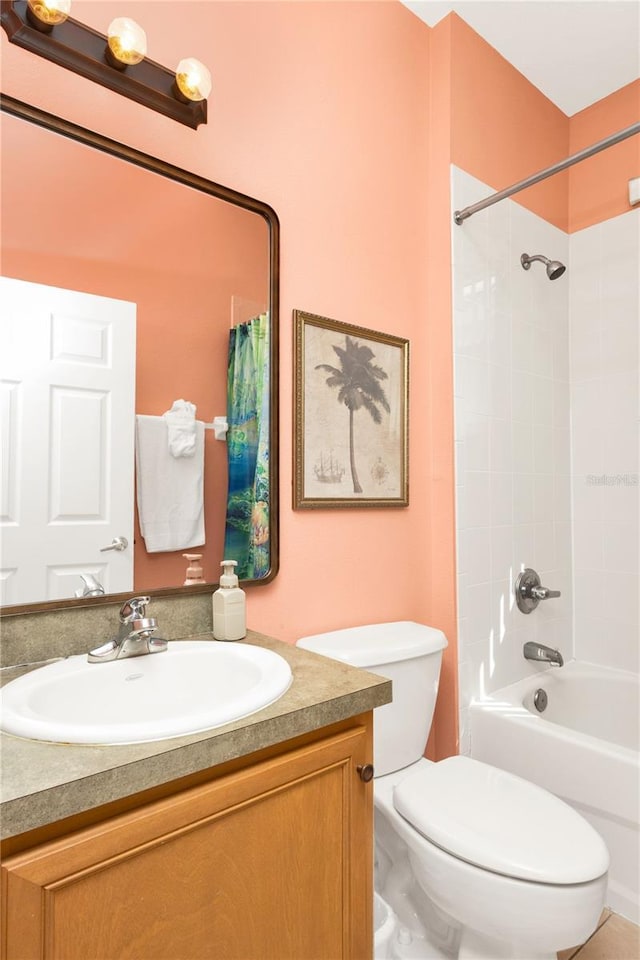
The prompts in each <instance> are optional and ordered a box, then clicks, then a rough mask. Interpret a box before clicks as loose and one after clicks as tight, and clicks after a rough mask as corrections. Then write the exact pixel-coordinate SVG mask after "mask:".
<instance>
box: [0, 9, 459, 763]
mask: <svg viewBox="0 0 640 960" xmlns="http://www.w3.org/2000/svg"><path fill="white" fill-rule="evenodd" d="M175 10H179V17H177V18H176V17H175V15H174V12H175ZM122 12H123V10H122V5H121V4H117V3H116V2H115V0H109V2H101V0H95V2H87V0H76V2H75V3H74V16H76V17H77V18H78V19H80V20H82V21H83V22H85V23H88V24H90V25H91V26H93V27H94V28H95V29H97V30H100V31H102V32H104V31H105V29H106V26H107V24H108V23H109V21H110V19H111V18H112V17H113V16H115V15H116V14H120V13H122ZM125 12H126V13H127V14H129V15H131V16H133V17H136V18H138V19H139V20H140V21H141V22H142V23H143V24H144V26H145V28H147V32H148V41H149V55H150V56H151V57H152V58H153V59H155V60H157V61H159V62H160V63H166V64H172V63H174V62H175V61H176V60H177V59H178V58H179V57H180V56H184V55H191V56H196V57H199V58H200V59H202V60H204V61H206V62H208V63H209V64H210V66H211V70H212V73H213V83H214V86H213V93H212V95H211V98H210V100H209V123H208V124H207V126H205V127H201V128H200V129H199V130H198V131H195V132H194V131H192V130H190V129H188V128H186V127H182V126H180V125H179V124H177V123H175V122H172V121H171V120H169V119H167V118H165V117H162V116H160V115H159V114H155V113H153V112H152V111H149V110H145V109H143V108H142V107H140V106H139V105H137V104H135V103H133V102H131V101H128V100H126V99H124V98H122V97H119V96H117V95H116V94H115V93H112V92H110V91H108V90H105V89H103V88H102V87H100V86H98V85H96V84H93V83H91V82H90V81H88V80H83V79H81V78H78V77H77V76H75V75H74V74H72V73H70V72H69V71H64V70H61V69H60V68H58V67H55V66H54V65H52V64H49V63H48V62H46V61H45V60H43V59H41V58H36V57H34V56H32V55H30V54H28V53H26V52H24V51H22V50H20V49H18V48H17V47H15V46H12V45H10V44H8V43H7V41H6V37H5V36H4V34H3V36H2V72H3V89H4V90H5V92H6V93H8V94H11V95H13V96H16V97H19V98H21V99H25V100H29V101H31V102H33V103H35V104H36V105H38V106H40V107H43V108H44V109H48V110H50V111H52V112H54V113H57V114H61V115H63V116H64V117H67V118H68V119H70V120H73V121H75V122H76V123H79V124H82V125H84V126H87V127H89V128H91V129H97V130H98V131H99V132H101V133H103V134H105V135H107V136H111V137H114V138H115V139H117V140H120V141H123V142H124V143H127V144H131V145H133V146H135V147H138V148H140V149H143V150H145V151H147V152H149V153H153V154H155V155H156V156H159V157H161V158H162V159H165V160H168V161H170V162H173V163H176V164H177V165H179V166H182V167H185V168H187V169H189V170H192V171H195V172H196V173H199V174H201V175H203V176H206V177H209V178H210V179H213V180H215V181H217V182H219V183H224V184H226V185H228V186H230V187H234V188H235V189H237V190H240V191H242V192H244V193H248V194H250V195H252V196H255V197H259V198H261V199H262V200H264V201H266V202H267V203H269V204H270V205H271V206H272V207H273V208H274V209H275V210H276V212H277V213H278V216H279V218H280V224H281V291H280V292H281V377H280V391H281V397H280V399H281V418H280V432H281V464H280V466H281V530H280V543H281V565H280V572H279V574H278V576H277V577H276V579H275V580H274V581H273V582H272V583H271V584H268V585H266V586H261V587H256V588H252V589H251V590H250V591H249V596H248V623H249V626H251V627H254V628H258V629H260V630H263V631H265V632H267V633H271V634H274V635H276V636H280V637H282V638H283V639H285V640H288V641H294V640H295V639H296V638H297V637H299V636H301V635H303V634H306V633H312V632H316V631H320V630H328V629H332V628H339V627H346V626H350V625H354V624H358V623H366V622H372V621H384V620H394V619H406V618H412V619H416V620H421V621H424V622H427V623H433V624H435V625H436V626H440V625H442V626H444V627H445V628H448V627H449V626H451V625H452V624H453V623H454V621H453V618H452V609H453V601H452V597H453V593H452V591H453V579H452V578H450V582H449V584H448V586H447V587H446V588H443V587H442V586H440V585H439V583H438V581H439V579H440V578H441V576H442V574H441V572H440V570H439V568H438V567H439V550H438V544H437V541H436V539H434V538H435V537H436V529H435V528H436V527H437V526H438V524H440V523H441V521H440V519H439V514H440V511H441V510H443V511H444V515H445V517H446V516H448V518H449V519H448V521H447V523H446V524H445V526H447V527H448V535H447V536H446V538H445V539H446V540H447V549H448V551H449V554H450V555H451V551H452V543H453V525H452V523H451V511H452V499H453V491H452V466H451V453H450V452H449V453H448V454H446V453H444V452H443V453H442V454H441V458H442V460H443V461H444V465H443V466H442V465H441V464H440V462H439V458H438V457H436V458H434V456H433V455H432V451H431V449H430V446H429V436H430V432H432V430H433V429H436V430H441V431H442V436H443V437H444V436H446V434H447V432H448V433H449V435H451V428H450V425H449V426H447V425H446V419H447V417H450V409H451V408H450V397H449V396H445V397H440V396H439V395H438V396H434V393H433V389H432V387H431V386H430V383H429V376H430V374H431V373H432V372H433V371H434V364H435V360H434V358H433V357H430V356H429V341H430V337H431V334H432V333H433V334H434V336H435V337H436V339H437V338H439V337H442V338H444V339H446V337H447V336H448V334H447V332H446V331H447V329H448V323H449V319H448V317H447V316H446V315H443V314H440V313H439V314H438V316H437V317H436V316H431V315H430V313H429V305H428V300H427V290H428V276H427V273H426V271H425V251H426V249H427V225H428V222H429V216H428V214H429V211H428V196H427V191H426V190H425V188H424V183H425V172H426V169H427V161H428V157H427V147H428V123H427V115H428V107H429V103H428V38H429V30H428V28H427V27H426V26H425V25H424V24H422V23H421V22H420V21H419V20H418V19H417V18H416V17H414V16H413V14H411V13H410V12H409V11H408V10H407V9H406V8H404V7H403V6H402V5H401V4H399V3H396V2H379V3H360V2H341V3H333V2H314V3H307V2H296V3H290V2H286V0H284V2H279V0H273V2H269V3H261V2H247V3H244V2H243V3H234V2H223V0H221V2H215V3H199V2H190V0H182V2H181V3H180V4H179V5H169V4H165V3H154V2H145V3H140V2H133V0H132V2H128V3H127V5H126V11H125ZM294 309H301V310H307V311H310V312H313V313H317V314H321V315H324V316H328V317H332V318H335V319H337V320H342V321H346V322H348V323H353V324H356V325H361V326H366V327H371V328H374V329H378V330H382V331H386V332H389V333H392V334H397V335H399V336H404V337H408V338H409V339H410V341H411V396H410V457H411V462H410V499H411V503H410V506H409V507H408V508H407V509H371V510H369V509H366V510H339V511H331V510H318V511H293V509H292V507H291V480H292V456H293V452H292V388H293V370H292V319H291V318H292V311H293V310H294ZM436 323H437V324H443V326H442V327H441V328H440V329H439V330H438V332H437V333H435V332H434V331H432V329H431V328H432V327H433V325H434V324H436ZM445 379H446V377H445ZM438 389H439V388H438ZM441 400H442V410H439V411H438V412H436V411H432V405H433V404H434V403H436V404H438V403H439V402H440V401H441ZM428 423H430V424H435V428H433V427H429V428H428V429H426V427H425V425H426V424H428ZM441 423H442V426H441V425H440V424H441ZM447 562H449V563H450V560H449V561H447V560H446V558H445V566H446V563H447ZM434 567H435V568H436V569H435V570H434ZM445 579H446V578H445ZM436 587H437V591H436ZM450 639H451V640H452V641H454V639H455V638H453V637H450ZM446 671H447V675H448V676H449V678H451V679H453V677H454V676H455V642H452V644H451V647H450V650H449V651H448V653H447V666H446ZM443 714H444V715H446V720H445V721H442V722H443V729H444V733H443V736H442V737H441V738H440V742H441V744H442V746H441V750H442V751H443V752H453V751H454V750H455V722H456V721H455V709H454V708H453V707H452V705H451V703H450V698H449V697H448V696H447V697H445V698H444V699H443V704H442V709H441V710H439V713H438V718H437V720H436V725H437V726H438V725H440V723H441V716H442V715H443Z"/></svg>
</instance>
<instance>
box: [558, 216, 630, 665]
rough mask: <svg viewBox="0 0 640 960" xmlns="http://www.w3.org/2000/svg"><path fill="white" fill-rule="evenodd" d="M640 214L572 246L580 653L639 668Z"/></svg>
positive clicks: (576, 238)
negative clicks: (639, 427)
mask: <svg viewBox="0 0 640 960" xmlns="http://www.w3.org/2000/svg"><path fill="white" fill-rule="evenodd" d="M639 264H640V211H638V210H630V211H629V212H628V213H625V214H622V215H621V216H618V217H614V218H613V219H611V220H607V221H605V222H603V223H600V224H596V225H595V226H593V227H588V228H587V229H586V230H581V231H580V232H579V233H576V234H574V235H573V236H572V237H571V241H570V271H569V273H570V278H569V289H570V355H571V450H572V457H573V479H572V484H573V538H574V557H575V561H574V578H575V651H576V656H577V657H578V658H579V659H581V660H589V661H591V662H593V663H602V664H605V665H608V666H613V667H620V668H623V669H627V670H634V671H637V670H638V669H639V666H640V638H639V636H638V634H639V623H638V609H639V603H640V596H639V591H638V582H639V566H638V553H639V542H640V540H639V521H640V512H639V503H640V486H639V481H638V475H639V473H640V466H639V444H638V422H639V421H638V414H639V390H638V369H639V353H638V351H639V336H638V332H639V327H640V297H639V272H638V265H639Z"/></svg>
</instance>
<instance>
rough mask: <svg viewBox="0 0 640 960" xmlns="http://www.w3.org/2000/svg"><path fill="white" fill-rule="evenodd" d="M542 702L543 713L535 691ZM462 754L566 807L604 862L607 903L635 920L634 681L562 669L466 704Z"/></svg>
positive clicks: (638, 772)
mask: <svg viewBox="0 0 640 960" xmlns="http://www.w3.org/2000/svg"><path fill="white" fill-rule="evenodd" d="M539 688H542V689H543V690H544V691H545V692H546V694H547V697H548V705H547V708H546V710H545V711H544V712H543V713H538V711H537V710H536V709H535V707H534V704H533V697H534V694H535V691H536V690H538V689H539ZM469 713H470V720H469V723H470V737H471V756H473V757H476V758H477V759H478V760H485V761H486V762H487V763H492V764H494V766H496V767H501V768H502V769H504V770H510V771H511V772H512V773H516V774H518V775H519V776H521V777H525V778H526V779H527V780H532V781H533V782H534V783H537V784H539V785H540V786H542V787H545V788H546V789H547V790H550V791H551V792H552V793H555V794H557V795H558V796H560V797H562V798H563V799H564V800H566V801H568V802H569V803H570V804H571V805H572V806H573V807H575V809H576V810H578V811H579V812H580V813H581V814H582V815H583V816H584V817H585V818H586V819H587V820H588V821H589V822H590V823H591V824H592V825H593V826H594V827H595V828H596V830H598V831H599V833H600V834H601V836H602V837H603V838H604V840H605V842H606V844H607V846H608V847H609V853H610V855H611V868H610V871H609V891H608V896H607V903H608V904H609V906H610V907H611V909H612V910H614V911H615V912H616V913H621V914H622V915H623V916H625V917H628V918H629V919H630V920H633V922H634V923H639V922H640V907H639V903H638V899H639V890H638V886H639V876H640V831H639V826H638V817H639V810H640V762H639V755H638V738H639V734H640V696H639V684H638V677H637V676H636V675H635V674H632V673H627V672H625V671H622V670H611V669H608V668H606V667H599V666H594V665H592V664H588V663H580V662H576V661H574V662H571V663H568V664H566V665H565V666H564V667H561V668H560V669H557V668H549V669H545V670H543V671H541V672H539V673H537V674H535V675H534V676H532V677H528V678H527V679H525V680H521V681H519V682H518V683H514V684H512V685H511V686H509V687H504V688H503V689H501V690H497V691H495V693H492V694H490V695H488V696H487V697H486V698H485V699H484V700H482V701H476V702H474V703H472V704H471V706H470V710H469Z"/></svg>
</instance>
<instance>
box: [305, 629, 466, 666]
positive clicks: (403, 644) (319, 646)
mask: <svg viewBox="0 0 640 960" xmlns="http://www.w3.org/2000/svg"><path fill="white" fill-rule="evenodd" d="M297 646H299V647H302V648H303V649H304V650H312V651H313V652H314V653H321V654H323V655H324V656H325V657H331V658H332V659H333V660H341V661H342V662H343V663H349V664H351V665H352V666H354V667H375V666H378V665H380V664H382V663H395V662H397V661H398V660H411V659H413V658H414V657H421V656H424V655H425V654H429V653H437V652H438V651H439V650H444V648H445V647H446V646H447V638H446V637H445V635H444V633H443V632H442V630H436V629H435V628H434V627H427V626H425V625H424V624H423V623H414V622H413V621H412V620H397V621H395V622H393V623H372V624H369V625H367V626H361V627H349V628H348V629H345V630H332V631H331V632H329V633H316V634H314V635H313V636H309V637H302V638H301V639H300V640H298V642H297Z"/></svg>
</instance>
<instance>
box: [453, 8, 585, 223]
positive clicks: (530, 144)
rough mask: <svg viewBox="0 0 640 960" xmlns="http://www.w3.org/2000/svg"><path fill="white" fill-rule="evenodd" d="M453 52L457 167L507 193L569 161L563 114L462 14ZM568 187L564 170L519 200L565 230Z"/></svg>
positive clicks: (456, 19)
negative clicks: (553, 165) (483, 37)
mask: <svg viewBox="0 0 640 960" xmlns="http://www.w3.org/2000/svg"><path fill="white" fill-rule="evenodd" d="M451 50H452V62H451V116H452V134H451V162H452V163H454V164H456V166H458V167H461V168H462V169H463V170H466V171H467V173H470V174H472V175H473V176H474V177H477V178H478V179H479V180H482V181H483V183H489V184H491V186H492V187H494V189H495V190H502V189H504V188H505V187H508V186H510V185H511V184H513V183H517V182H518V181H519V180H524V179H525V178H526V177H528V176H530V175H531V174H533V173H536V172H537V171H538V170H542V169H543V168H544V167H548V166H550V165H551V164H553V163H557V162H558V160H563V159H564V158H565V157H566V156H568V154H569V121H568V119H567V117H566V116H565V115H564V113H562V111H561V110H560V109H559V108H558V107H556V106H555V105H554V104H553V103H552V102H551V101H550V100H548V99H547V97H545V96H544V94H542V93H541V92H540V91H539V90H538V89H537V88H536V87H534V86H533V84H532V83H530V82H529V80H527V79H526V78H525V77H524V76H523V75H522V74H521V73H519V71H518V70H516V69H515V67H513V66H512V64H510V63H509V62H508V60H505V59H504V57H502V56H501V55H500V54H499V53H498V52H497V51H496V50H494V48H493V47H491V46H490V45H489V44H488V43H486V41H484V40H483V39H482V38H481V37H480V36H479V35H478V34H477V33H475V31H474V30H472V29H471V27H469V26H468V25H467V24H466V23H465V22H464V21H463V20H461V19H460V18H459V17H457V16H456V15H455V14H452V15H451ZM567 189H568V173H567V172H566V171H565V172H563V173H560V174H557V175H556V176H555V177H551V178H550V179H549V180H545V181H544V182H542V183H540V184H537V185H536V186H535V187H529V189H528V190H526V191H523V192H522V193H520V194H518V195H517V201H518V203H521V204H522V205H523V206H525V207H527V208H528V209H529V210H532V211H533V212H534V213H536V214H538V216H541V217H544V218H545V219H546V220H548V221H549V222H550V223H553V224H555V226H557V227H560V229H561V230H566V229H567V224H568V205H567ZM478 199H479V200H480V199H482V198H481V197H478ZM480 215H481V214H478V216H480ZM462 229H464V227H463V228H462Z"/></svg>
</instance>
